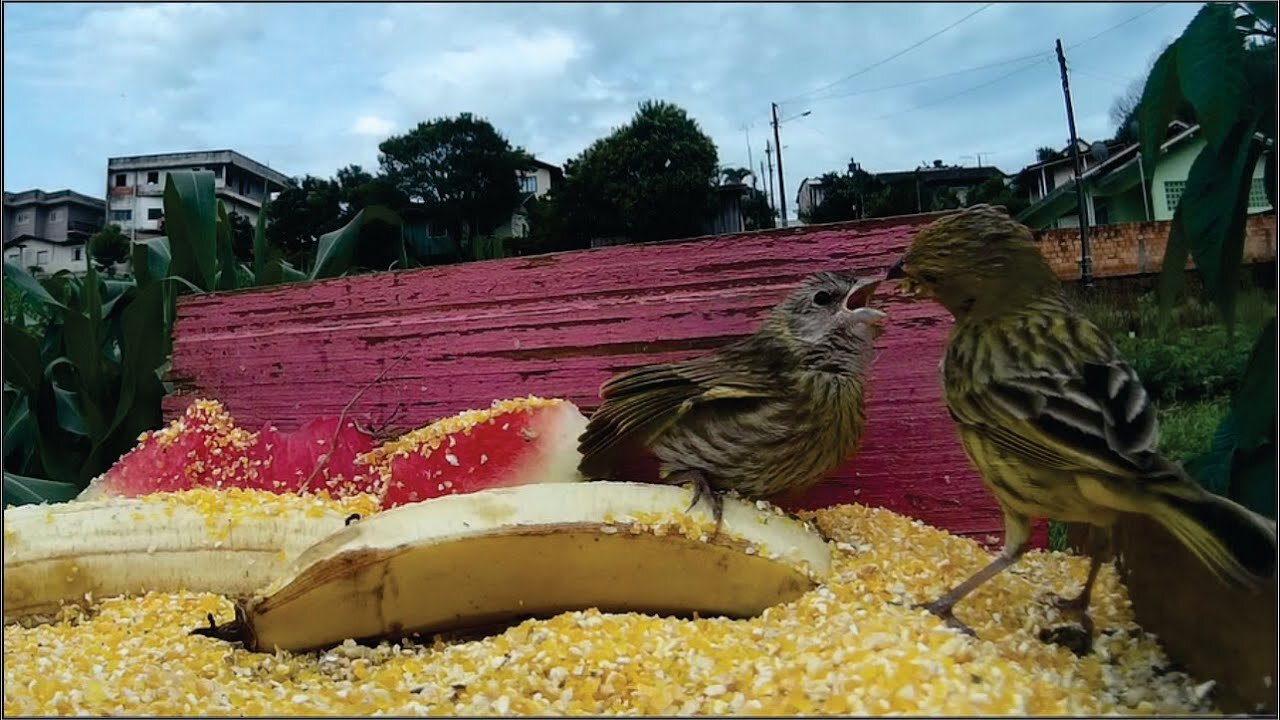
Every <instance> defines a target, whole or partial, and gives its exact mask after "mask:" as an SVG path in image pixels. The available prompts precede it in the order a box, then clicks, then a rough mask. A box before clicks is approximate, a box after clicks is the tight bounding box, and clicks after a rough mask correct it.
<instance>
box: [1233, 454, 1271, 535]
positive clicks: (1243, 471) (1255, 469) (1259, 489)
mask: <svg viewBox="0 0 1280 720" xmlns="http://www.w3.org/2000/svg"><path fill="white" fill-rule="evenodd" d="M1228 497H1230V498H1231V499H1232V500H1235V501H1236V502H1238V503H1240V504H1241V505H1244V506H1245V507H1247V508H1249V509H1250V510H1253V511H1254V512H1256V513H1258V514H1260V515H1264V516H1266V517H1269V518H1271V519H1272V520H1275V519H1276V445H1275V442H1274V441H1273V442H1269V443H1266V444H1264V445H1261V446H1259V447H1257V448H1254V449H1253V450H1244V449H1237V450H1236V452H1235V455H1234V456H1233V457H1232V462H1231V488H1230V490H1229V492H1228Z"/></svg>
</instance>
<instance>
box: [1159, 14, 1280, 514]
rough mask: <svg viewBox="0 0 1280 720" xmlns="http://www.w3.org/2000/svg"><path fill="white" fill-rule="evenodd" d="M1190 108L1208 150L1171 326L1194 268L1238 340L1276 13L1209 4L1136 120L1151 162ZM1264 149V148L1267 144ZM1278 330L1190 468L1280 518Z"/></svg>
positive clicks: (1266, 334) (1186, 213)
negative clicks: (1279, 479)
mask: <svg viewBox="0 0 1280 720" xmlns="http://www.w3.org/2000/svg"><path fill="white" fill-rule="evenodd" d="M1184 102H1185V103H1189V104H1190V105H1191V106H1192V109H1193V110H1194V112H1195V116H1196V118H1197V119H1198V120H1199V123H1200V131H1201V134H1202V135H1203V137H1204V139H1205V147H1204V148H1203V149H1202V150H1201V151H1200V153H1199V155H1197V156H1196V158H1195V160H1193V161H1192V163H1191V168H1190V170H1189V171H1188V173H1187V180H1186V186H1185V187H1184V189H1183V192H1182V199H1181V200H1180V201H1179V203H1178V207H1177V209H1176V210H1175V211H1174V214H1173V221H1172V222H1171V223H1170V229H1169V240H1168V246H1167V249H1166V251H1165V257H1164V267H1163V268H1162V270H1161V277H1160V297H1161V304H1162V308H1163V311H1164V314H1165V316H1166V317H1168V314H1169V310H1170V308H1171V307H1172V306H1173V304H1174V301H1175V298H1176V296H1177V295H1178V293H1179V292H1180V291H1181V289H1182V286H1183V283H1184V282H1185V277H1186V273H1185V271H1184V268H1185V266H1186V261H1187V256H1188V255H1190V256H1191V257H1192V258H1193V259H1194V260H1195V267H1196V271H1197V272H1198V273H1199V275H1200V278H1201V280H1202V282H1203V288H1204V292H1205V293H1206V294H1207V295H1208V296H1209V297H1210V298H1211V299H1212V300H1213V303H1214V305H1216V306H1217V308H1218V310H1219V311H1220V314H1221V317H1222V319H1223V321H1224V322H1225V323H1226V324H1227V328H1228V330H1229V331H1230V330H1231V329H1232V328H1233V327H1234V320H1235V306H1236V298H1237V296H1238V294H1239V289H1240V279H1241V277H1240V276H1241V273H1240V270H1241V265H1242V260H1243V256H1244V237H1245V218H1246V216H1247V214H1248V206H1249V192H1250V189H1251V185H1252V181H1253V173H1254V169H1255V167H1256V166H1257V163H1258V160H1259V158H1260V157H1263V156H1264V154H1265V159H1264V167H1265V171H1266V180H1265V183H1264V184H1265V186H1266V190H1267V194H1268V198H1269V199H1270V201H1271V205H1272V208H1273V209H1274V207H1275V185H1276V171H1275V168H1276V145H1275V143H1276V5H1275V4H1274V3H1266V2H1249V3H1210V4H1206V5H1205V6H1204V7H1203V8H1201V9H1200V12H1199V13H1197V14H1196V16H1195V18H1194V19H1193V20H1192V21H1191V23H1190V24H1189V25H1188V26H1187V27H1186V29H1185V30H1183V32H1182V34H1181V35H1180V36H1179V37H1178V39H1177V40H1175V41H1174V42H1173V43H1172V44H1171V45H1169V47H1167V48H1166V49H1165V50H1164V52H1162V53H1161V54H1160V57H1159V58H1158V59H1157V60H1156V62H1155V64H1154V65H1153V66H1152V68H1151V73H1150V75H1149V76H1148V77H1147V82H1146V85H1145V87H1144V88H1143V93H1142V102H1141V103H1140V104H1139V106H1138V108H1137V111H1136V113H1135V115H1136V118H1137V123H1138V133H1139V140H1140V143H1141V152H1142V155H1143V157H1148V158H1154V157H1157V156H1158V154H1159V146H1160V143H1161V141H1162V140H1164V138H1165V136H1166V133H1167V129H1168V124H1169V121H1170V120H1172V119H1173V117H1174V116H1175V113H1176V111H1177V108H1178V107H1179V105H1180V104H1182V103H1184ZM1259 137H1261V138H1262V140H1261V141H1259ZM1275 369H1276V321H1275V317H1274V316H1272V318H1271V320H1270V322H1269V323H1268V324H1267V325H1266V326H1265V327H1264V329H1263V330H1262V332H1261V333H1260V335H1259V337H1258V338H1257V340H1256V342H1255V343H1254V346H1253V352H1252V355H1251V357H1250V360H1249V366H1248V368H1247V369H1246V371H1245V375H1244V378H1243V379H1242V380H1241V383H1240V387H1239V390H1238V391H1237V394H1236V397H1235V398H1234V399H1233V401H1232V406H1231V410H1230V412H1229V413H1228V414H1227V417H1226V419H1225V420H1224V421H1223V423H1222V425H1221V426H1219V428H1218V431H1217V434H1216V436H1215V438H1214V441H1213V444H1212V447H1211V448H1209V449H1208V451H1207V452H1206V453H1205V454H1204V455H1202V456H1201V457H1199V458H1197V459H1195V460H1193V461H1192V462H1191V463H1189V464H1188V467H1189V468H1190V469H1191V470H1192V471H1193V472H1194V474H1195V475H1196V477H1197V479H1198V480H1199V481H1200V482H1201V483H1202V484H1203V485H1205V487H1207V488H1209V489H1210V490H1213V491H1215V492H1220V493H1223V494H1225V495H1227V496H1228V497H1231V498H1233V499H1235V500H1237V501H1239V502H1242V503H1243V504H1245V505H1247V506H1249V507H1250V508H1252V509H1254V510H1257V511H1259V512H1262V513H1264V514H1266V515H1268V516H1270V517H1275V502H1276V481H1275V478H1276V404H1275V397H1276V372H1275Z"/></svg>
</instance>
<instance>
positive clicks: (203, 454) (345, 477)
mask: <svg viewBox="0 0 1280 720" xmlns="http://www.w3.org/2000/svg"><path fill="white" fill-rule="evenodd" d="M337 423H338V418H336V417H321V418H316V419H314V420H312V421H310V422H308V423H307V424H306V425H303V426H302V427H301V428H299V429H298V430H296V431H294V432H280V431H278V430H277V429H276V428H275V427H273V426H271V425H267V426H266V427H264V428H263V429H262V431H261V432H258V433H253V432H249V431H248V430H245V429H244V428H242V427H239V426H238V425H236V423H235V420H234V418H232V416H231V414H230V413H229V412H227V410H226V408H224V407H223V406H222V404H221V403H219V402H218V401H216V400H196V401H194V402H192V403H191V404H190V405H189V406H187V409H186V411H184V412H183V414H182V416H181V417H179V418H177V419H175V420H174V421H173V422H171V423H169V425H168V426H166V427H164V428H162V429H160V430H157V431H155V432H151V433H143V434H142V436H141V437H140V438H138V441H139V442H138V446H137V447H135V448H134V449H133V450H131V451H129V452H128V453H127V454H126V455H125V456H124V457H122V458H120V459H119V460H118V461H116V463H115V464H114V465H112V466H111V469H109V470H108V471H107V472H106V473H104V474H103V475H102V476H100V477H98V478H97V479H95V480H94V481H93V482H92V483H90V485H89V487H88V488H86V489H85V491H84V492H83V493H81V494H80V499H85V500H88V499H93V498H96V497H103V496H119V497H137V496H139V495H146V494H148V493H153V492H166V491H175V490H187V489H189V488H192V487H213V488H221V487H226V488H232V487H235V488H246V489H254V490H268V491H271V492H276V493H288V492H310V493H318V492H320V491H326V492H328V493H329V495H330V496H334V497H337V496H348V495H354V494H358V493H361V492H372V491H374V490H375V488H371V487H370V486H369V485H368V484H365V478H364V477H361V476H360V475H359V474H358V473H357V467H356V458H357V457H358V456H359V455H360V454H362V453H365V452H368V451H370V450H372V449H373V448H374V441H373V438H372V437H371V436H370V435H368V434H366V433H364V432H362V431H360V430H358V429H356V427H355V423H354V422H352V421H350V420H348V421H346V422H345V423H344V427H343V428H342V430H341V431H340V432H337V433H336V438H337V443H336V448H337V449H336V450H334V452H332V453H331V454H329V457H328V458H327V459H326V458H325V457H324V456H325V455H326V454H327V453H328V452H329V448H330V446H331V445H333V444H334V439H335V432H334V431H335V429H336V427H337ZM317 466H319V470H317Z"/></svg>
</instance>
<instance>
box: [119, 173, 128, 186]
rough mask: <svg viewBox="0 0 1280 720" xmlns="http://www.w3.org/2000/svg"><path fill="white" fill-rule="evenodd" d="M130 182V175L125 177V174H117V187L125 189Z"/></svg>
mask: <svg viewBox="0 0 1280 720" xmlns="http://www.w3.org/2000/svg"><path fill="white" fill-rule="evenodd" d="M128 181H129V176H128V175H125V174H124V173H116V187H124V186H125V183H126V182H128Z"/></svg>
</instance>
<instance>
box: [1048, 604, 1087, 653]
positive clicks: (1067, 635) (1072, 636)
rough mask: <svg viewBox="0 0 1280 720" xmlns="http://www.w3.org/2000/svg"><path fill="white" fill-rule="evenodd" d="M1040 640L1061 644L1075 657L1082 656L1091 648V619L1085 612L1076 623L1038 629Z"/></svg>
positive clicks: (1051, 643)
mask: <svg viewBox="0 0 1280 720" xmlns="http://www.w3.org/2000/svg"><path fill="white" fill-rule="evenodd" d="M1040 642H1042V643H1046V644H1050V645H1061V646H1062V647H1065V648H1066V649H1068V650H1070V651H1071V652H1073V653H1075V654H1076V656H1077V657H1084V656H1085V655H1088V654H1089V653H1090V652H1091V651H1092V650H1093V619H1092V618H1090V617H1089V615H1088V613H1085V614H1082V615H1081V616H1080V621H1079V622H1078V623H1068V624H1066V625H1059V626H1057V627H1051V628H1045V629H1043V630H1041V631H1040Z"/></svg>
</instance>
